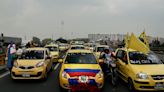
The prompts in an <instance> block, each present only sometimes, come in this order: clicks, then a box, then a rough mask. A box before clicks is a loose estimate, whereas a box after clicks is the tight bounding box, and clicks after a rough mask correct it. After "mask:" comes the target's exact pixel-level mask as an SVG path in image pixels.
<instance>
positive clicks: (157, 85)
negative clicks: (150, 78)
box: [154, 83, 164, 90]
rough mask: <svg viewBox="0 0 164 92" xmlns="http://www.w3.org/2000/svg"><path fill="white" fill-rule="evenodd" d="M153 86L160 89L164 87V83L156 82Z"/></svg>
mask: <svg viewBox="0 0 164 92" xmlns="http://www.w3.org/2000/svg"><path fill="white" fill-rule="evenodd" d="M154 88H155V89H157V90H160V89H163V88H164V85H163V84H162V83H156V84H155V87H154Z"/></svg>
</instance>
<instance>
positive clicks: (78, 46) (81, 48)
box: [69, 45, 85, 50]
mask: <svg viewBox="0 0 164 92" xmlns="http://www.w3.org/2000/svg"><path fill="white" fill-rule="evenodd" d="M84 49H85V47H84V45H71V46H70V49H69V50H84Z"/></svg>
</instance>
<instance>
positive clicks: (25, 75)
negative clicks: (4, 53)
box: [22, 74, 30, 77]
mask: <svg viewBox="0 0 164 92" xmlns="http://www.w3.org/2000/svg"><path fill="white" fill-rule="evenodd" d="M22 76H23V77H30V74H22Z"/></svg>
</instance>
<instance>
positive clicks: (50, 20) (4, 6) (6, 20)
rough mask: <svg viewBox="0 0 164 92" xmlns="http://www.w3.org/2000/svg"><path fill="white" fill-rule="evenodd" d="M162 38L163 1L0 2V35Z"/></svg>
mask: <svg viewBox="0 0 164 92" xmlns="http://www.w3.org/2000/svg"><path fill="white" fill-rule="evenodd" d="M144 28H145V29H146V33H147V34H148V35H151V36H159V37H164V0H0V32H1V33H2V32H3V33H4V35H7V36H17V37H23V38H25V35H26V38H27V39H31V37H32V36H37V37H39V38H41V39H43V38H47V37H49V38H51V37H53V38H54V39H56V38H58V37H60V36H64V37H66V38H71V37H72V38H76V37H87V35H88V34H91V33H100V34H101V33H102V34H117V33H120V34H126V33H127V32H134V33H135V34H139V33H141V32H142V31H143V30H144Z"/></svg>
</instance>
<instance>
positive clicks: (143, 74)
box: [137, 73, 148, 79]
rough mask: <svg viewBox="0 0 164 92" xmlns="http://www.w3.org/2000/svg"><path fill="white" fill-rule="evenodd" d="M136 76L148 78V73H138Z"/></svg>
mask: <svg viewBox="0 0 164 92" xmlns="http://www.w3.org/2000/svg"><path fill="white" fill-rule="evenodd" d="M137 78H139V79H148V75H147V74H146V73H138V74H137Z"/></svg>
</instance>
